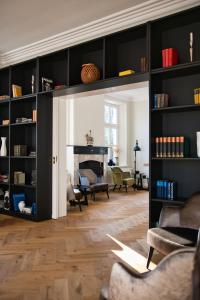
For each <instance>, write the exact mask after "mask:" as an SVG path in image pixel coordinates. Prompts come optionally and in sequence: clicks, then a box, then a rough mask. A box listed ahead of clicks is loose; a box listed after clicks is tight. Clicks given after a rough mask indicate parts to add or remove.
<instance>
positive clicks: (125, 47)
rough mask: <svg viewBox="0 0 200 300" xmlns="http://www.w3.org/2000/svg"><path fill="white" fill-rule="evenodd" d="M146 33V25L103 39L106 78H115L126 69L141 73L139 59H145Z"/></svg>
mask: <svg viewBox="0 0 200 300" xmlns="http://www.w3.org/2000/svg"><path fill="white" fill-rule="evenodd" d="M146 31H147V27H146V25H142V26H138V27H135V28H131V29H128V30H124V31H122V32H119V33H116V34H113V35H111V36H108V37H106V38H105V41H106V50H105V51H106V52H105V73H106V78H112V77H117V76H119V72H120V71H124V70H128V69H131V70H134V71H135V72H136V73H141V66H140V59H141V57H146V58H147V48H146V45H147V42H146V39H147V35H146ZM147 71H148V70H147Z"/></svg>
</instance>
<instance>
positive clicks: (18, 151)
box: [14, 145, 27, 156]
mask: <svg viewBox="0 0 200 300" xmlns="http://www.w3.org/2000/svg"><path fill="white" fill-rule="evenodd" d="M14 156H27V146H26V145H14Z"/></svg>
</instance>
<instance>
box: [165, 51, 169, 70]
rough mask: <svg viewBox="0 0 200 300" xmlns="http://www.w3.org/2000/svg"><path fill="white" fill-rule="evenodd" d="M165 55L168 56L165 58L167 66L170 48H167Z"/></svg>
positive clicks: (166, 65) (167, 65)
mask: <svg viewBox="0 0 200 300" xmlns="http://www.w3.org/2000/svg"><path fill="white" fill-rule="evenodd" d="M165 51H166V52H165V56H166V59H165V67H169V49H165Z"/></svg>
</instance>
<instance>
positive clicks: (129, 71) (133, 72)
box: [119, 70, 135, 76]
mask: <svg viewBox="0 0 200 300" xmlns="http://www.w3.org/2000/svg"><path fill="white" fill-rule="evenodd" d="M132 74H135V71H133V70H125V71H121V72H119V76H126V75H132Z"/></svg>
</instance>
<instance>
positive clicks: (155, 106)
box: [154, 94, 158, 109]
mask: <svg viewBox="0 0 200 300" xmlns="http://www.w3.org/2000/svg"><path fill="white" fill-rule="evenodd" d="M154 108H156V109H157V108H158V97H157V94H155V95H154Z"/></svg>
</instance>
